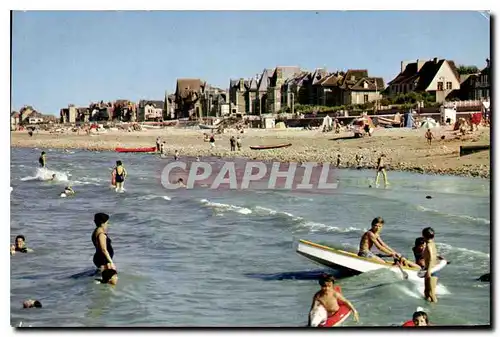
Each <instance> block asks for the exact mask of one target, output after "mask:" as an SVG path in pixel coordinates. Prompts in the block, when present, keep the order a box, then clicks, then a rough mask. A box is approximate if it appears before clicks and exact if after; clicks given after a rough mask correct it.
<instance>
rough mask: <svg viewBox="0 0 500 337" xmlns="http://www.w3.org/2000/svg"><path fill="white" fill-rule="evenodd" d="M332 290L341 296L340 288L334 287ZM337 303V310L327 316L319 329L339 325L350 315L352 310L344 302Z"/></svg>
mask: <svg viewBox="0 0 500 337" xmlns="http://www.w3.org/2000/svg"><path fill="white" fill-rule="evenodd" d="M333 289H334V290H335V291H336V292H338V293H340V294H342V289H341V288H340V286H334V287H333ZM338 303H339V310H338V311H337V312H336V313H335V314H333V315H332V316H329V317H328V318H327V320H326V322H324V323H322V324H320V325H319V327H322V328H328V327H334V326H337V325H340V324H342V323H343V322H344V321H345V320H346V319H347V318H348V317H349V316H350V315H351V313H352V310H351V309H350V308H349V307H348V306H347V305H346V304H345V303H344V302H342V301H340V300H338Z"/></svg>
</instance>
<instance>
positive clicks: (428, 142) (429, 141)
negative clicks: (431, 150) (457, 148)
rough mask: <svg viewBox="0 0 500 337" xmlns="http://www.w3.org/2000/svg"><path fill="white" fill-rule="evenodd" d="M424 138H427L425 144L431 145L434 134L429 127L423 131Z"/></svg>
mask: <svg viewBox="0 0 500 337" xmlns="http://www.w3.org/2000/svg"><path fill="white" fill-rule="evenodd" d="M425 138H426V139H427V144H429V145H431V144H432V139H433V138H434V135H433V134H432V132H431V129H427V132H426V133H425Z"/></svg>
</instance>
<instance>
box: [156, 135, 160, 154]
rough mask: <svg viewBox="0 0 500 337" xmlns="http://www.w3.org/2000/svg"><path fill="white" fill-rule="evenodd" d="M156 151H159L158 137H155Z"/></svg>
mask: <svg viewBox="0 0 500 337" xmlns="http://www.w3.org/2000/svg"><path fill="white" fill-rule="evenodd" d="M156 152H160V137H156Z"/></svg>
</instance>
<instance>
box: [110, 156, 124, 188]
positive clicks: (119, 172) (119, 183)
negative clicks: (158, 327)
mask: <svg viewBox="0 0 500 337" xmlns="http://www.w3.org/2000/svg"><path fill="white" fill-rule="evenodd" d="M112 175H114V177H115V182H116V188H115V191H119V190H123V183H124V182H125V178H126V177H127V170H125V168H124V167H123V164H122V162H121V160H117V161H116V167H115V168H114V169H113V173H112Z"/></svg>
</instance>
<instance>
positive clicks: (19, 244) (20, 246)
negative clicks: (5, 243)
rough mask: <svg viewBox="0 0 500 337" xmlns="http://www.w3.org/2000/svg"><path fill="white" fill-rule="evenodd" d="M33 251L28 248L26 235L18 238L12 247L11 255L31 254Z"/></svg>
mask: <svg viewBox="0 0 500 337" xmlns="http://www.w3.org/2000/svg"><path fill="white" fill-rule="evenodd" d="M32 251H33V249H30V248H28V247H26V238H25V237H24V235H18V236H16V242H15V243H14V244H13V245H12V246H10V255H14V254H16V252H20V253H31V252H32Z"/></svg>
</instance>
